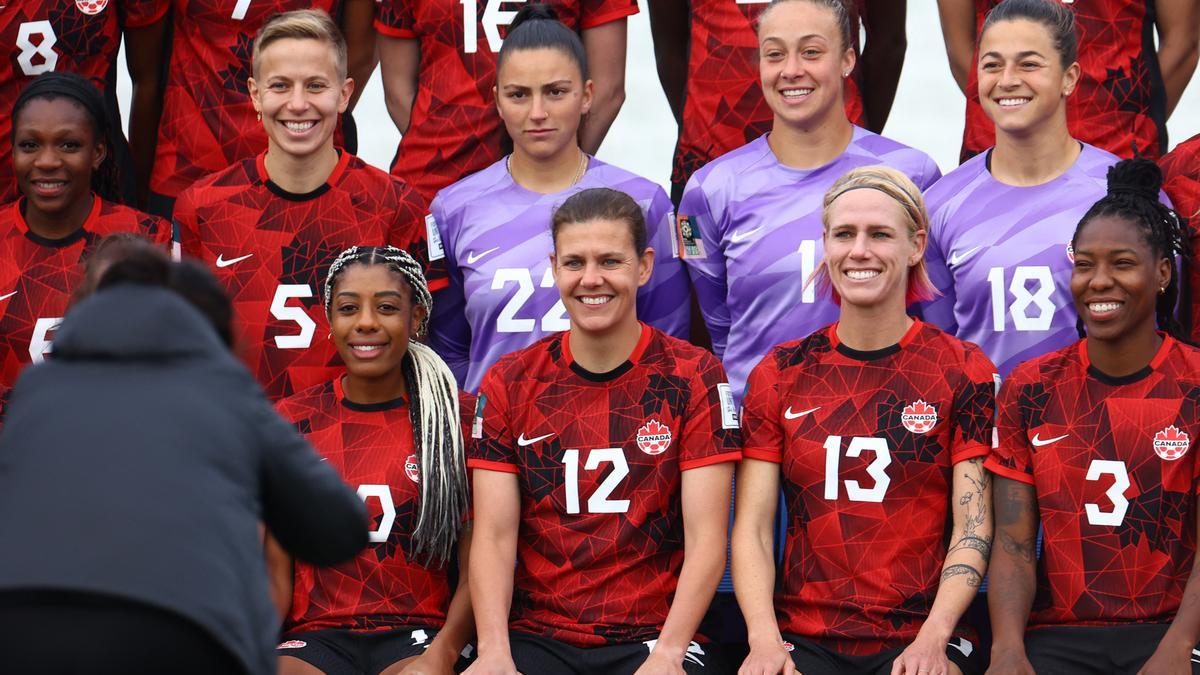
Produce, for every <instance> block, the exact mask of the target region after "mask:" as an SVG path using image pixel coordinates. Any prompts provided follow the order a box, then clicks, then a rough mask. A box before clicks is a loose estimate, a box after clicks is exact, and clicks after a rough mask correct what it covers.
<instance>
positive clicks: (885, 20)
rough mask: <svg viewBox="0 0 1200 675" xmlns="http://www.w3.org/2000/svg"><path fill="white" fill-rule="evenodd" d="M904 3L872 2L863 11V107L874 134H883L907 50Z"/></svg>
mask: <svg viewBox="0 0 1200 675" xmlns="http://www.w3.org/2000/svg"><path fill="white" fill-rule="evenodd" d="M906 5H907V2H905V0H886V1H885V2H882V3H880V2H876V3H874V4H873V5H871V9H870V11H869V13H868V14H867V20H868V22H869V30H868V31H867V43H866V45H864V47H863V53H862V79H863V109H864V110H865V111H866V118H867V119H866V122H867V127H868V128H869V129H870V130H871V131H874V132H875V133H883V127H884V125H885V124H887V119H888V115H889V114H891V112H892V103H893V102H894V101H895V100H896V87H897V86H898V85H899V84H900V71H901V70H903V68H904V54H905V52H906V51H908V38H907V36H906V34H905V15H906V13H907V11H906V10H907V7H906Z"/></svg>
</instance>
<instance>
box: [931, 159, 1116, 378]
mask: <svg viewBox="0 0 1200 675" xmlns="http://www.w3.org/2000/svg"><path fill="white" fill-rule="evenodd" d="M1081 145H1083V150H1082V152H1080V153H1079V159H1077V160H1076V161H1075V164H1074V165H1073V166H1072V167H1071V168H1070V169H1067V171H1066V172H1065V173H1064V174H1063V175H1061V176H1059V177H1058V178H1055V179H1054V180H1051V181H1049V182H1046V183H1043V184H1041V185H1035V186H1031V187H1015V186H1012V185H1006V184H1004V183H1001V182H1000V181H998V180H996V179H995V178H993V177H992V174H991V171H990V167H989V163H990V161H991V151H990V150H989V151H988V152H985V153H982V154H980V155H976V156H975V157H973V158H972V159H970V160H968V161H967V162H966V163H964V164H963V165H962V166H960V167H958V168H957V169H955V170H954V171H951V172H950V173H949V174H948V175H947V176H946V177H945V178H943V179H942V180H940V181H938V182H937V184H936V185H934V186H933V187H932V188H930V189H929V191H928V192H927V193H926V194H925V205H926V206H927V207H928V209H929V231H930V232H929V248H928V249H927V250H926V252H925V261H926V264H927V265H928V266H929V277H930V279H931V280H932V281H933V284H934V286H936V287H937V289H938V291H939V292H940V293H941V295H940V296H939V297H937V298H935V299H934V300H932V301H930V302H929V303H927V304H926V305H925V306H924V308H923V309H924V316H925V320H926V321H928V322H930V323H933V324H935V325H937V326H939V327H941V328H942V329H943V330H945V331H946V332H948V333H950V334H951V335H955V336H957V337H958V338H959V339H960V340H965V341H967V342H973V343H975V344H977V345H979V346H980V347H982V348H983V351H984V352H985V353H986V354H987V355H988V358H990V359H991V360H992V362H993V363H995V364H996V367H997V369H998V370H999V371H1000V375H1001V376H1007V375H1008V373H1009V372H1010V371H1011V370H1012V369H1013V368H1015V367H1016V366H1017V364H1019V363H1021V362H1022V361H1027V360H1029V359H1032V358H1034V357H1037V356H1041V355H1042V354H1046V353H1049V352H1052V351H1054V350H1056V349H1060V348H1062V347H1065V346H1066V345H1068V344H1070V343H1072V342H1074V341H1076V340H1078V339H1079V333H1078V332H1076V328H1075V319H1076V314H1075V306H1074V304H1073V303H1072V301H1071V268H1072V266H1073V263H1072V259H1071V252H1070V243H1071V237H1072V236H1073V235H1074V234H1075V227H1076V226H1077V225H1078V224H1079V220H1080V219H1081V218H1082V217H1083V214H1084V213H1086V212H1087V210H1088V209H1089V208H1091V206H1092V204H1094V203H1095V202H1096V201H1097V200H1098V199H1100V198H1101V197H1103V196H1104V195H1105V186H1106V175H1107V173H1108V167H1110V166H1112V165H1113V164H1114V163H1116V162H1117V160H1118V158H1117V157H1116V156H1115V155H1112V154H1109V153H1108V152H1105V151H1104V150H1100V149H1099V148H1094V147H1092V146H1090V145H1087V144H1081Z"/></svg>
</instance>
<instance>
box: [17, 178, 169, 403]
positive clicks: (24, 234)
mask: <svg viewBox="0 0 1200 675" xmlns="http://www.w3.org/2000/svg"><path fill="white" fill-rule="evenodd" d="M21 203H22V200H18V201H15V202H11V203H9V204H5V205H4V206H2V207H0V387H4V388H7V387H11V386H12V385H13V383H14V382H16V380H17V374H18V373H19V372H20V370H21V369H22V368H23V367H25V365H26V364H28V363H31V362H38V361H41V360H42V359H43V358H45V356H46V355H47V354H48V353H49V352H50V343H51V340H52V339H53V337H54V330H55V329H56V328H58V324H59V323H61V322H62V316H63V313H64V312H65V311H66V309H67V305H68V304H69V303H70V300H71V294H72V293H73V292H74V291H75V287H76V286H77V285H78V283H79V281H80V280H82V278H83V261H84V260H86V259H87V256H88V254H89V253H91V251H92V249H93V247H95V245H96V244H97V243H99V241H100V240H101V239H103V238H104V237H105V236H107V235H110V234H113V233H116V232H134V233H137V234H141V235H143V236H145V237H146V238H147V239H150V240H151V241H153V242H155V243H157V244H161V245H163V247H164V248H165V247H166V245H167V243H168V242H169V241H170V239H171V225H170V223H168V222H166V221H165V220H163V219H161V218H156V217H154V216H150V215H147V214H145V213H142V212H140V211H135V210H133V209H130V208H127V207H124V206H121V205H120V204H113V203H110V202H106V201H104V200H103V199H100V198H99V197H94V198H93V204H92V211H91V213H90V214H88V217H87V220H85V221H84V223H83V227H81V228H80V229H79V230H77V231H76V232H75V233H74V234H72V235H71V236H69V237H66V238H65V239H53V240H52V239H45V238H43V237H39V236H38V235H36V234H34V233H33V232H30V231H29V226H28V225H26V224H25V218H24V216H23V215H22V213H21V210H22V207H21Z"/></svg>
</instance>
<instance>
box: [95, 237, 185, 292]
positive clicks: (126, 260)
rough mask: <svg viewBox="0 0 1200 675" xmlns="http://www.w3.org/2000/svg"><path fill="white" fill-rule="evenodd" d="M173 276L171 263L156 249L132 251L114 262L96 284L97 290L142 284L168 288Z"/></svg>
mask: <svg viewBox="0 0 1200 675" xmlns="http://www.w3.org/2000/svg"><path fill="white" fill-rule="evenodd" d="M170 276H171V261H170V260H169V259H168V258H167V256H166V254H165V253H163V252H161V251H159V250H158V249H156V248H152V247H148V246H147V247H144V248H141V247H139V248H134V249H130V250H129V251H128V252H127V253H125V254H124V255H122V256H121V257H118V258H117V259H116V260H113V262H112V264H111V265H110V266H109V268H108V269H107V270H105V271H104V274H102V275H100V280H99V281H98V282H97V283H96V290H100V289H102V288H108V287H109V286H115V285H117V284H140V285H142V286H166V285H167V281H168V280H169V279H170Z"/></svg>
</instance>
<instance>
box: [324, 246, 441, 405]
mask: <svg viewBox="0 0 1200 675" xmlns="http://www.w3.org/2000/svg"><path fill="white" fill-rule="evenodd" d="M425 314H426V312H425V308H424V307H423V306H421V305H414V304H413V303H412V289H411V288H409V286H408V283H407V282H406V281H405V280H404V278H403V277H402V276H400V274H398V273H396V272H394V271H392V270H391V269H389V268H388V267H387V266H386V265H363V264H357V263H356V264H351V265H348V266H347V267H346V268H345V270H343V271H342V273H341V274H340V275H339V276H338V279H337V282H336V283H335V284H334V287H333V294H332V300H331V303H330V306H329V328H330V334H331V335H332V338H333V343H334V345H335V346H336V347H337V350H338V354H339V355H340V356H341V357H342V361H343V362H345V364H346V372H347V376H348V377H350V378H357V379H359V380H362V381H371V382H376V383H377V382H381V381H386V380H387V379H388V378H396V382H397V391H396V396H394V397H392V398H397V397H399V396H400V395H401V394H403V386H402V383H403V379H402V377H401V375H400V362H401V361H402V360H403V359H404V355H405V353H407V352H408V341H409V339H410V338H411V337H412V336H413V335H414V334H415V332H416V329H417V326H419V325H421V321H423V320H424V319H425Z"/></svg>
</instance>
